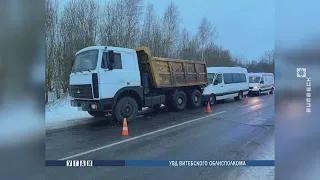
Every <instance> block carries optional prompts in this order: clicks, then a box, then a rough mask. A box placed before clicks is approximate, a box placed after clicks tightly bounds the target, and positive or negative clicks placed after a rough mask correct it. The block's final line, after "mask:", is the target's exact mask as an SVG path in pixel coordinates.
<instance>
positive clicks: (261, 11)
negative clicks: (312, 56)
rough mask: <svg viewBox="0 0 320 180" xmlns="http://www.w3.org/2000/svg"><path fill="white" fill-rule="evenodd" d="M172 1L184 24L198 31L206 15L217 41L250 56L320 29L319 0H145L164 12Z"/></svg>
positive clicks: (295, 41) (297, 41) (294, 42)
mask: <svg viewBox="0 0 320 180" xmlns="http://www.w3.org/2000/svg"><path fill="white" fill-rule="evenodd" d="M61 1H68V0H61ZM99 1H100V2H105V1H107V0H99ZM171 1H172V2H174V3H175V4H176V5H178V7H179V10H180V15H181V18H182V20H183V21H182V24H181V28H183V27H185V28H187V29H188V30H189V31H192V32H193V33H195V32H196V31H197V28H198V26H199V22H200V20H201V18H202V17H203V16H206V17H207V18H208V19H209V20H210V21H211V22H212V24H213V25H214V26H215V27H216V29H217V31H218V32H219V37H218V39H217V40H216V43H217V44H219V45H222V46H223V47H224V48H226V49H229V50H230V52H231V53H232V54H233V55H242V56H245V57H247V58H248V59H249V60H253V59H259V58H260V57H261V56H262V55H263V53H264V52H265V51H269V50H273V49H274V47H275V41H276V40H277V46H278V45H279V46H280V45H299V44H300V43H301V42H302V41H305V40H309V41H310V39H311V40H312V38H313V37H314V36H316V35H317V34H318V35H319V32H320V25H319V23H318V22H317V21H319V9H318V7H320V1H319V2H318V1H317V0H304V1H303V0H281V1H277V2H276V3H275V0H145V4H147V3H148V2H150V3H152V4H154V8H155V11H156V14H157V15H159V16H162V15H163V13H164V11H165V9H166V8H167V6H168V4H169V3H170V2H171ZM302 8H303V9H302Z"/></svg>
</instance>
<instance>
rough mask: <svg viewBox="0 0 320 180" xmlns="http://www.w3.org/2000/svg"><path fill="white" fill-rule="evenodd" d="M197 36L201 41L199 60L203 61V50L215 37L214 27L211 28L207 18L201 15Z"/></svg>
mask: <svg viewBox="0 0 320 180" xmlns="http://www.w3.org/2000/svg"><path fill="white" fill-rule="evenodd" d="M198 36H199V39H200V42H201V47H200V50H201V60H202V61H205V59H204V52H205V50H206V48H207V46H208V45H209V44H210V43H212V42H213V40H214V38H215V37H216V29H215V28H213V26H212V24H211V22H210V21H209V20H208V18H206V17H203V18H202V19H201V22H200V25H199V29H198Z"/></svg>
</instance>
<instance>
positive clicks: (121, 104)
mask: <svg viewBox="0 0 320 180" xmlns="http://www.w3.org/2000/svg"><path fill="white" fill-rule="evenodd" d="M137 113H138V103H137V102H136V100H135V99H133V98H132V97H123V98H121V99H120V100H119V101H118V102H117V103H116V105H115V106H114V108H113V111H112V116H113V118H114V119H116V120H117V121H119V122H120V123H123V119H124V118H127V122H129V121H130V120H132V119H134V118H135V117H136V115H137Z"/></svg>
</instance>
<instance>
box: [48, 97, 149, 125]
mask: <svg viewBox="0 0 320 180" xmlns="http://www.w3.org/2000/svg"><path fill="white" fill-rule="evenodd" d="M49 99H50V98H49ZM70 100H71V97H69V96H67V97H63V98H61V99H58V100H52V99H50V101H49V103H48V104H47V105H46V111H45V119H46V130H53V129H60V128H65V127H70V126H74V125H79V124H86V123H89V122H91V121H93V120H94V119H95V118H93V117H92V116H91V115H89V114H88V112H86V111H78V109H77V108H76V107H71V106H70ZM145 109H147V108H143V109H142V110H145Z"/></svg>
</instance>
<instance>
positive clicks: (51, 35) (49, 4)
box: [45, 0, 58, 103]
mask: <svg viewBox="0 0 320 180" xmlns="http://www.w3.org/2000/svg"><path fill="white" fill-rule="evenodd" d="M57 21H58V3H57V1H56V0H46V1H45V33H46V42H45V51H46V53H45V58H46V68H45V71H46V81H45V82H46V84H45V102H46V103H47V102H48V94H49V92H51V91H52V85H53V84H52V79H53V78H54V77H53V76H54V68H53V67H54V61H55V58H56V56H55V55H56V54H55V49H56V48H57V46H56V41H57Z"/></svg>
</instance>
